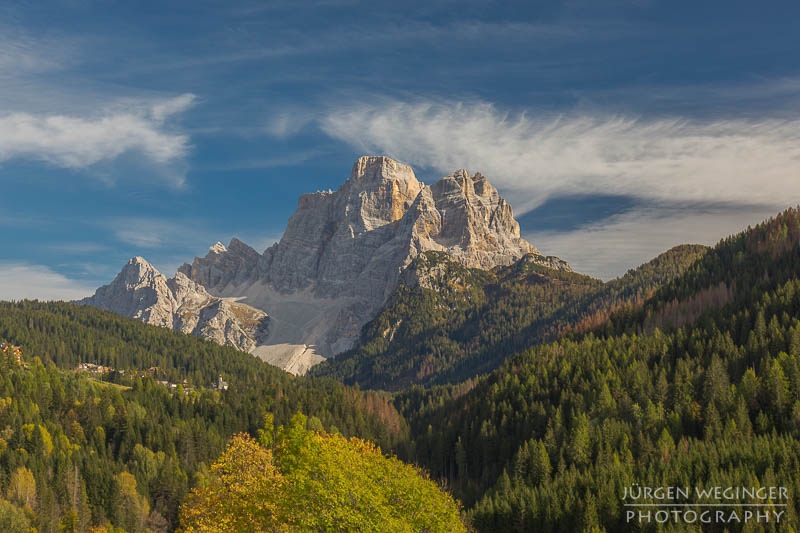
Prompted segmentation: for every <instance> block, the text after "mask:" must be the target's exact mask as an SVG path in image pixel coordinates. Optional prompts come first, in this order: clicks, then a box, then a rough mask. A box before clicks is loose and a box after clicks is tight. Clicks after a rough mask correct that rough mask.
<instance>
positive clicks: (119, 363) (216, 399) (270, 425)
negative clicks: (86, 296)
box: [0, 209, 800, 532]
mask: <svg viewBox="0 0 800 533" xmlns="http://www.w3.org/2000/svg"><path fill="white" fill-rule="evenodd" d="M433 267H436V268H435V270H436V271H437V272H438V273H439V274H440V275H438V277H434V283H436V285H433V286H432V287H430V288H426V287H421V286H410V285H409V286H405V287H401V288H400V289H398V292H397V293H396V294H395V295H394V296H393V297H392V298H391V299H390V302H389V305H388V306H387V307H386V309H385V310H384V311H383V313H381V314H380V315H379V316H378V317H377V318H376V319H375V320H373V321H372V322H371V323H370V324H367V326H365V328H364V330H363V333H362V343H361V344H360V346H359V347H357V348H356V349H355V350H353V351H351V352H349V353H347V354H344V356H343V357H342V359H341V360H340V361H338V363H340V365H338V364H337V361H336V360H333V361H330V362H328V363H326V364H324V365H323V366H322V367H320V369H319V370H317V371H316V372H315V374H316V376H311V377H302V378H295V377H293V376H290V375H288V374H286V373H284V372H282V371H280V370H277V369H275V368H272V367H270V366H268V365H266V364H264V363H262V362H260V361H259V360H257V359H255V358H254V357H252V356H250V355H247V354H243V353H240V352H237V351H235V350H233V349H230V348H225V347H220V346H217V345H215V344H211V343H209V342H205V341H201V340H198V339H195V338H191V337H188V336H185V335H182V334H179V333H175V332H172V331H167V330H165V329H161V328H155V327H150V326H145V325H142V324H139V323H137V322H135V321H132V320H128V319H125V318H121V317H117V316H115V315H112V314H109V313H106V312H103V311H99V310H96V309H91V308H86V307H80V306H76V305H72V304H65V303H40V302H18V303H3V304H2V305H0V340H2V341H3V342H4V343H7V346H11V347H16V346H19V347H21V349H22V355H21V357H19V358H18V357H17V355H18V354H17V352H15V351H14V350H8V349H7V350H5V351H4V352H3V357H2V359H1V360H0V367H2V379H1V380H0V530H2V531H10V532H17V531H19V532H23V531H30V530H31V529H32V528H35V530H36V531H53V532H56V531H90V530H92V528H94V530H96V531H99V530H106V531H128V532H138V531H148V530H150V531H172V530H175V529H180V528H184V529H185V530H186V531H213V530H214V528H215V527H216V526H215V523H216V524H217V525H219V524H226V523H228V522H225V520H234V519H237V518H236V517H239V518H241V517H251V518H252V520H253V521H252V522H248V523H247V525H246V526H242V527H247V528H250V530H253V531H262V530H263V531H271V530H280V528H284V529H286V530H310V531H320V530H375V531H380V530H381V524H390V523H391V524H396V529H397V530H408V531H423V530H441V531H446V530H455V529H457V528H463V527H468V528H474V529H475V530H478V531H624V530H642V531H662V530H688V531H699V530H704V531H705V530H713V531H716V530H718V531H723V530H727V531H760V530H766V531H789V530H793V529H797V527H798V524H800V506H798V503H797V500H796V499H795V496H796V495H797V494H798V493H800V213H798V211H797V210H796V209H790V210H788V211H786V212H784V213H782V214H780V215H778V216H777V217H775V218H773V219H771V220H769V221H767V222H765V223H763V224H761V225H759V226H757V227H755V228H750V229H748V230H747V231H744V232H742V233H741V234H739V235H736V236H733V237H729V238H726V239H724V240H722V241H721V242H720V243H719V244H718V245H717V246H715V247H714V248H711V249H707V248H705V247H691V246H684V247H678V248H676V249H673V250H670V251H669V252H667V253H665V254H663V255H662V256H659V257H658V258H656V259H655V260H654V261H652V262H651V263H648V264H646V265H644V266H642V267H640V268H639V269H636V270H633V271H631V272H629V273H628V274H627V275H626V276H623V277H621V278H619V279H618V280H615V281H612V282H608V283H601V282H599V281H597V280H593V279H591V278H588V277H586V276H581V275H579V274H575V273H571V272H564V271H557V270H551V269H549V268H547V267H544V266H541V265H538V264H519V265H515V266H512V267H508V268H506V269H498V270H495V271H492V272H482V271H473V270H469V269H465V268H463V267H459V266H458V265H456V264H452V263H449V262H446V261H445V259H444V258H441V257H437V256H436V255H435V254H431V255H426V256H424V257H422V258H420V259H419V260H418V264H417V266H416V268H421V269H426V268H427V269H432V268H433ZM81 363H91V364H95V365H103V366H104V367H108V368H109V369H110V370H108V371H107V372H104V373H91V372H79V371H77V370H76V369H77V368H78V365H80V364H81ZM337 379H338V380H339V381H337ZM222 382H224V383H225V385H226V386H227V388H226V387H223V386H221V384H222ZM342 382H344V383H342ZM362 389H376V390H362ZM379 389H380V390H379ZM384 391H388V392H384ZM351 437H357V438H351ZM365 440H366V441H373V442H374V443H375V444H376V445H377V446H379V447H380V449H381V450H382V453H378V452H377V448H375V447H374V446H373V445H372V444H369V443H367V442H365ZM383 454H389V455H394V456H396V458H386V457H385V456H384V455H383ZM242 457H252V458H254V459H253V460H254V461H261V463H259V464H262V467H263V468H261V469H260V470H258V471H249V470H247V469H245V468H244V467H242V466H241V461H242ZM384 459H385V462H384ZM397 459H400V460H402V461H404V462H406V463H410V464H414V465H417V466H418V467H421V468H422V469H423V471H422V472H420V471H419V470H416V469H413V468H412V467H410V466H405V465H402V464H400V462H399V461H398V460H397ZM237 465H238V466H237ZM237 472H247V475H244V474H243V475H241V476H237V475H235V474H236V473H237ZM258 472H263V473H264V476H265V479H268V480H270V481H269V483H267V485H265V484H264V481H263V479H261V478H260V477H259V475H258ZM356 473H361V474H364V473H369V475H366V477H364V478H363V479H361V478H359V477H358V476H357V475H356ZM359 475H360V474H359ZM381 476H383V477H381ZM428 477H429V478H430V479H427V478H428ZM390 478H391V479H392V480H393V483H389V482H388V481H386V482H385V483H382V484H381V487H383V489H381V490H384V489H385V490H386V491H387V492H386V493H385V494H384V493H382V492H381V491H380V490H378V489H375V490H366V489H365V490H357V488H355V487H354V486H355V485H359V484H360V485H361V486H362V487H359V488H363V486H364V485H366V484H368V482H369V480H371V479H386V480H388V479H390ZM343 479H353V480H356V481H354V482H353V483H350V484H348V483H345V482H343V481H342V480H343ZM359 479H361V481H360V482H359V481H357V480H359ZM320 480H323V481H324V480H329V481H330V483H324V482H320ZM335 480H339V481H336V482H334V481H335ZM437 484H438V485H439V486H440V487H444V488H446V489H447V491H448V492H449V493H450V494H452V496H453V497H455V498H456V499H457V500H458V501H460V502H461V504H462V505H463V508H462V510H461V517H460V518H459V517H458V515H459V507H458V505H459V504H458V503H457V502H455V501H454V500H452V499H451V498H450V496H448V495H447V494H445V493H443V492H442V491H440V490H439V489H438V488H437ZM633 486H650V487H695V486H699V487H709V486H724V487H729V486H730V487H772V486H779V487H785V488H786V490H787V492H788V499H783V500H781V501H775V500H770V501H769V502H768V503H769V504H781V507H774V508H773V507H770V508H769V509H770V510H772V511H780V512H782V515H781V518H780V522H779V523H778V522H776V521H775V519H774V515H773V520H772V521H770V522H760V523H759V524H757V525H756V524H753V523H745V522H743V521H741V520H739V521H736V520H733V519H732V518H731V516H730V514H728V515H726V520H727V521H726V522H725V523H720V522H716V523H714V524H702V523H699V522H698V523H695V524H687V523H684V522H681V523H678V524H675V523H665V524H661V523H657V522H656V521H655V520H652V521H645V522H641V521H634V522H631V521H630V520H629V519H628V517H627V514H626V513H627V511H628V509H626V508H625V507H624V503H625V502H624V501H623V495H624V494H625V491H626V489H627V490H629V489H630V487H633ZM270 487H274V488H276V491H270V490H269V488H270ZM277 489H280V490H277ZM348 490H349V491H350V492H347V491H348ZM225 491H230V492H225ZM259 491H262V492H259ZM264 491H266V492H264ZM341 491H344V494H345V496H342V492H341ZM258 494H270V497H269V498H258V497H255V498H254V499H253V500H252V501H253V502H256V503H253V505H249V502H251V500H250V499H249V498H250V497H254V496H257V495H258ZM376 494H377V495H378V496H376ZM381 494H383V495H382V496H380V495H381ZM221 498H228V499H229V500H235V501H236V502H237V504H240V503H241V504H242V508H241V510H240V511H239V512H238V513H235V516H234V517H233V518H231V517H230V516H227V515H225V514H224V512H223V511H225V509H224V506H223V507H222V508H221V507H220V504H219V502H220V501H224V499H222V500H221ZM340 498H343V499H340ZM304 501H307V502H320V501H326V502H327V501H329V502H334V503H330V504H329V505H327V506H325V505H323V506H322V507H320V509H319V510H318V511H316V512H309V509H308V508H305V507H304V506H303V504H302V502H304ZM640 501H641V503H654V501H655V500H654V498H653V496H652V494H651V495H650V496H649V497H647V498H643V499H642V500H640ZM258 502H260V503H258ZM335 502H340V503H335ZM347 502H349V503H347ZM731 502H733V503H737V504H751V503H763V502H761V501H754V500H753V498H752V496H747V495H745V496H738V497H736V498H734V499H733V500H731ZM423 503H424V504H426V505H429V506H428V507H425V506H423V505H422V504H423ZM329 508H336V509H341V513H339V514H336V513H332V514H330V515H328V514H326V513H325V512H324V510H325V509H329ZM365 509H366V510H369V509H376V510H380V512H381V513H384V514H382V515H381V516H385V517H386V518H385V520H384V521H381V522H369V520H368V518H365V517H368V516H369V512H366V513H365V512H364V511H365ZM398 509H401V511H398ZM402 510H404V511H402ZM376 512H377V511H376ZM214 513H218V515H214ZM412 515H413V516H414V517H418V518H419V517H421V518H420V520H421V521H413V520H410V519H409V518H408V517H410V516H412ZM211 516H217V517H218V518H217V519H218V522H211V523H209V522H208V521H207V520H206V519H207V518H208V517H211ZM426 517H427V518H426ZM433 517H438V518H441V519H442V521H441V522H436V521H435V520H434V518H433ZM248 520H249V518H248ZM393 520H394V522H393ZM230 523H234V522H230ZM235 523H236V524H239V523H238V522H235ZM259 524H260V525H259ZM231 527H232V526H231ZM236 527H239V526H236ZM219 530H225V528H224V527H222V526H220V529H219Z"/></svg>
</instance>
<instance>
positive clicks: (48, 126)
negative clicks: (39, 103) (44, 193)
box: [0, 94, 194, 183]
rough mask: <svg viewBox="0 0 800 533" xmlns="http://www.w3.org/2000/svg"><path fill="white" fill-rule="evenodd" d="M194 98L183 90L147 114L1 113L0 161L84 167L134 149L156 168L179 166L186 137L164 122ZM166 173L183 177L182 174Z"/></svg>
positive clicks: (118, 112)
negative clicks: (25, 160) (18, 160)
mask: <svg viewBox="0 0 800 533" xmlns="http://www.w3.org/2000/svg"><path fill="white" fill-rule="evenodd" d="M193 100H194V95H187V94H185V95H181V96H178V97H176V98H172V99H168V100H162V101H159V102H157V103H155V104H152V105H151V106H150V109H149V110H147V112H143V111H137V110H135V109H134V110H131V109H128V110H116V111H112V112H109V113H106V114H102V115H100V116H96V117H85V116H68V115H61V114H31V113H25V112H13V113H9V114H6V115H3V116H0V162H2V161H7V160H9V159H12V158H30V159H37V160H42V161H45V162H47V163H50V164H52V165H55V166H59V167H63V168H69V169H85V168H88V167H91V166H93V165H95V164H97V163H101V162H109V161H113V160H114V159H116V158H117V157H119V156H121V155H123V154H125V153H130V152H133V153H138V154H141V155H142V156H144V158H145V159H147V160H148V161H149V162H150V163H151V164H153V165H155V166H156V167H170V168H172V167H175V166H181V163H182V161H183V159H184V157H185V156H186V155H187V153H188V151H189V138H188V136H186V135H183V134H180V133H176V132H173V131H170V130H169V129H167V128H165V127H164V124H163V122H164V120H165V119H166V118H167V117H168V116H170V115H173V114H175V113H179V112H181V111H183V110H185V109H187V108H188V106H189V105H191V103H192V101H193ZM164 175H165V176H170V177H172V178H173V179H175V180H176V181H177V182H178V183H180V182H181V181H182V176H180V177H177V178H175V176H174V175H172V174H171V173H164Z"/></svg>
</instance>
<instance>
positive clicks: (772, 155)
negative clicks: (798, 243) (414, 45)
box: [321, 102, 800, 212]
mask: <svg viewBox="0 0 800 533" xmlns="http://www.w3.org/2000/svg"><path fill="white" fill-rule="evenodd" d="M321 127H322V129H323V131H325V132H326V133H327V134H328V135H330V136H332V137H335V138H337V139H340V140H342V141H345V142H346V143H348V144H350V145H351V146H353V147H355V148H357V149H360V150H363V151H365V152H370V153H372V152H380V153H386V154H388V155H391V156H394V157H397V158H399V159H401V160H403V161H406V162H408V163H411V164H416V165H422V166H424V167H428V168H431V169H434V170H436V171H439V172H441V173H449V172H452V171H453V170H454V169H456V168H461V167H465V168H468V169H470V170H473V171H474V170H480V171H482V172H484V173H485V174H487V175H488V176H489V177H490V179H492V181H493V182H494V183H495V184H496V185H498V186H499V187H500V188H501V189H505V190H506V192H507V193H509V192H513V195H514V198H515V208H516V209H517V211H519V212H525V211H528V210H531V209H533V208H535V207H536V206H538V205H540V204H542V203H543V202H544V201H546V200H547V199H548V198H551V197H555V196H566V195H586V194H615V195H622V196H631V197H635V198H640V199H643V200H647V201H656V202H666V203H676V202H677V203H697V202H714V203H730V204H736V205H740V204H747V205H753V204H759V205H770V206H782V205H784V204H785V203H786V201H787V199H792V198H794V199H798V198H800V180H798V179H797V176H798V175H800V120H798V119H784V120H782V119H772V118H770V119H762V120H756V119H747V120H743V119H717V120H706V121H693V120H689V119H682V118H673V119H646V118H638V117H625V116H593V115H558V116H542V117H537V116H532V115H530V114H525V113H520V114H516V115H514V114H510V113H504V112H501V111H499V110H497V109H496V108H495V107H493V106H492V105H489V104H485V103H478V104H441V103H430V102H423V103H411V104H409V103H401V102H390V103H388V104H383V105H374V106H372V105H366V106H356V107H353V108H349V109H344V110H338V111H333V112H331V113H329V114H328V115H327V116H325V117H324V119H323V120H322V122H321Z"/></svg>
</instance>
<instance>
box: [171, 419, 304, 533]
mask: <svg viewBox="0 0 800 533" xmlns="http://www.w3.org/2000/svg"><path fill="white" fill-rule="evenodd" d="M283 485H284V480H283V478H282V476H281V474H280V473H279V472H278V470H277V469H276V468H275V466H274V465H273V463H272V452H271V451H270V450H269V449H267V448H264V447H262V446H260V445H259V444H258V443H257V442H256V441H255V440H253V439H251V438H250V437H249V436H248V435H245V434H240V435H235V436H234V437H233V438H232V439H231V440H230V441H229V442H228V446H227V448H226V449H225V451H224V452H223V453H222V455H221V456H220V457H219V458H218V459H217V461H216V462H215V463H214V464H213V465H212V466H211V473H210V475H209V477H208V478H207V479H205V480H204V481H203V483H202V485H201V486H200V487H197V488H195V489H193V490H192V491H191V493H190V494H189V496H188V497H187V498H186V502H185V503H184V504H183V506H182V507H181V512H180V521H181V525H182V528H183V529H182V530H183V531H184V532H185V533H211V532H217V531H249V532H252V533H261V532H268V531H281V530H282V529H284V530H286V531H288V529H286V528H285V527H282V526H281V522H282V521H283V517H281V516H280V515H279V496H280V494H281V491H282V489H283Z"/></svg>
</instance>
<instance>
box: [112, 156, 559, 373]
mask: <svg viewBox="0 0 800 533" xmlns="http://www.w3.org/2000/svg"><path fill="white" fill-rule="evenodd" d="M424 252H440V253H444V254H447V256H448V257H449V258H450V259H451V260H452V261H454V262H456V263H460V264H461V265H463V266H467V267H473V268H482V269H491V268H493V267H496V266H506V265H510V264H512V263H514V262H515V261H517V260H519V259H520V258H521V257H523V256H525V255H526V254H536V253H538V252H537V250H536V248H534V247H533V246H531V245H530V244H529V243H528V242H526V241H525V240H524V239H522V238H521V237H520V232H519V224H517V222H516V220H514V216H513V213H512V211H511V206H510V205H509V204H508V203H507V202H506V201H505V200H504V199H503V198H502V197H501V196H500V194H499V193H498V191H497V189H495V188H494V187H493V186H492V185H491V183H489V180H488V179H486V178H485V177H484V176H483V175H481V174H480V173H475V174H473V175H470V174H469V172H467V171H466V170H464V169H461V170H457V171H456V172H454V173H453V174H451V175H449V176H445V177H444V178H442V179H441V180H439V181H437V182H436V183H434V184H432V185H430V186H425V185H424V184H423V183H422V182H420V181H419V180H417V178H416V176H415V175H414V171H413V170H412V169H411V167H409V166H407V165H404V164H402V163H399V162H397V161H395V160H393V159H391V158H389V157H386V156H365V157H361V158H359V159H358V160H357V161H356V162H355V164H354V165H353V168H352V171H351V173H350V177H349V179H347V180H345V181H344V183H343V184H342V185H341V186H340V187H339V188H338V189H337V190H336V191H327V192H316V193H312V194H304V195H302V196H301V197H300V200H299V201H298V205H297V210H296V211H295V212H294V214H293V215H292V216H291V217H290V219H289V222H288V224H287V226H286V230H285V232H284V234H283V236H282V237H281V239H280V241H279V242H277V243H275V244H274V245H273V246H271V247H270V248H268V249H267V250H266V251H264V253H263V254H259V253H258V252H256V251H255V250H254V249H253V248H251V247H250V246H247V245H246V244H244V243H243V242H241V241H240V240H238V239H236V238H234V239H231V242H230V244H229V245H228V246H227V247H225V246H224V245H222V244H221V243H216V244H215V245H213V246H212V247H211V248H210V249H209V252H208V254H207V255H206V256H205V257H203V258H199V257H196V258H195V259H194V262H193V263H192V264H191V265H190V264H185V265H183V266H181V268H180V269H179V275H177V276H176V278H175V279H174V280H171V281H170V284H169V287H167V285H166V282H163V285H164V288H165V289H166V290H167V291H168V292H171V294H172V298H173V300H175V303H174V304H173V311H174V309H176V308H178V307H181V306H182V305H185V304H184V303H181V302H190V301H191V302H194V303H193V304H192V305H193V309H194V308H199V307H198V306H200V307H202V306H203V305H206V304H203V303H202V299H203V298H205V297H206V295H207V297H208V298H216V299H220V298H224V299H226V305H228V304H227V302H234V301H236V302H237V303H240V302H246V303H247V305H249V306H252V307H255V308H258V309H260V310H261V311H265V312H268V313H269V315H270V322H269V324H270V326H269V335H266V336H265V335H264V332H265V330H264V329H263V328H261V329H259V330H258V331H259V333H258V335H257V337H258V339H260V340H259V341H258V342H259V344H258V345H256V346H255V348H254V349H253V353H255V354H257V355H259V356H260V357H262V358H263V359H265V360H267V361H269V362H271V363H273V364H276V365H278V366H281V367H282V368H285V369H287V370H290V371H293V372H298V373H302V372H304V371H305V370H306V369H307V368H308V367H309V366H311V365H313V364H315V363H316V362H318V361H320V360H322V359H323V358H324V357H329V356H332V355H335V354H337V353H339V352H342V351H344V350H346V349H348V348H350V347H351V346H352V345H353V343H354V342H356V340H357V339H358V337H359V334H360V331H361V327H362V326H363V325H364V324H365V323H366V322H367V321H369V320H370V319H372V318H373V317H374V316H375V314H376V313H377V311H378V310H379V309H380V308H381V306H382V305H383V304H384V303H385V301H386V299H387V298H388V296H389V295H390V294H391V293H392V292H393V291H394V290H395V289H396V288H397V286H398V284H399V283H401V274H402V272H403V271H404V269H406V268H407V267H408V266H409V265H410V264H411V263H412V261H413V260H414V258H415V257H417V256H418V255H420V254H422V253H424ZM553 264H555V263H553ZM162 279H163V276H162ZM191 283H194V284H196V285H197V287H196V288H193V287H192V286H191ZM101 289H102V288H101ZM204 291H207V292H205V295H204ZM98 292H100V289H99V290H98ZM242 305H244V303H242ZM224 308H225V306H224V305H219V306H217V307H215V309H223V310H224ZM226 313H227V312H226ZM226 313H223V315H224V316H228V315H227V314H226ZM123 314H126V313H123ZM262 314H263V313H262ZM217 315H219V313H217ZM223 315H219V316H223ZM129 316H130V315H129ZM252 316H255V315H252ZM259 320H261V319H260V318H254V319H252V320H250V322H251V323H257V322H259ZM182 324H183V323H182ZM181 327H182V329H185V327H186V326H185V324H183V325H182V326H181ZM251 338H253V339H255V337H253V336H251Z"/></svg>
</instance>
